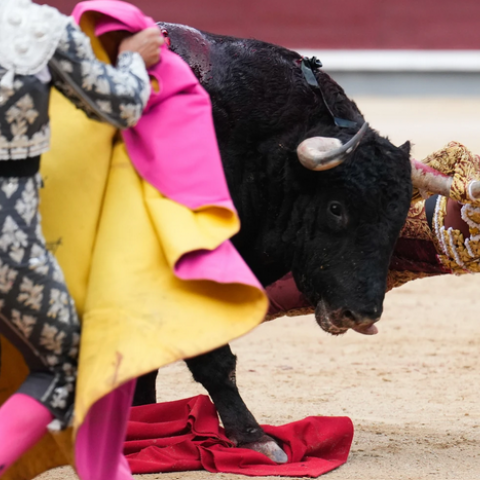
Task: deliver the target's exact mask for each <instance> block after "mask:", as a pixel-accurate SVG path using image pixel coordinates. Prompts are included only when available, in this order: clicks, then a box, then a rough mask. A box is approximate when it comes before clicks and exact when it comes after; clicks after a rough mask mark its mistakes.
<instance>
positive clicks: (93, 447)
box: [75, 381, 136, 480]
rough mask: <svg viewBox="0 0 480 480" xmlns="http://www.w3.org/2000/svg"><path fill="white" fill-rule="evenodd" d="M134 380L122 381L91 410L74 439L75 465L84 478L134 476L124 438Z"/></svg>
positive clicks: (127, 479) (126, 478) (122, 479)
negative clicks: (124, 452) (125, 454)
mask: <svg viewBox="0 0 480 480" xmlns="http://www.w3.org/2000/svg"><path fill="white" fill-rule="evenodd" d="M135 383H136V382H135V381H131V382H128V383H126V384H124V385H122V386H121V387H119V388H117V389H116V390H114V391H113V392H111V393H109V394H108V395H106V396H105V397H103V398H101V399H100V400H99V401H98V402H96V403H95V404H94V405H93V407H92V408H91V409H90V410H89V412H88V415H87V417H86V419H85V422H84V423H83V424H82V426H81V427H80V429H79V430H78V434H77V438H76V441H75V466H76V469H77V473H78V476H79V477H80V479H81V480H100V479H108V480H132V479H133V477H132V474H131V471H130V467H129V466H128V462H127V460H126V459H125V457H124V455H123V442H124V441H125V437H126V434H127V423H128V418H129V413H130V406H131V405H132V399H133V393H134V391H135Z"/></svg>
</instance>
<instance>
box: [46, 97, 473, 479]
mask: <svg viewBox="0 0 480 480" xmlns="http://www.w3.org/2000/svg"><path fill="white" fill-rule="evenodd" d="M357 102H358V104H359V106H360V108H361V109H362V111H363V112H364V114H365V116H366V118H367V120H368V121H369V122H370V123H371V125H372V126H374V127H375V128H377V129H378V130H379V131H380V132H381V133H383V134H388V135H389V136H390V138H391V140H392V141H393V142H394V143H396V144H400V143H403V142H404V141H405V140H407V139H408V140H411V141H412V142H413V143H414V144H415V146H414V151H413V154H414V156H415V157H416V158H422V157H423V156H424V155H426V154H427V153H429V152H431V151H433V150H435V149H437V148H440V147H441V146H442V145H443V144H444V143H447V142H448V141H449V140H458V141H462V142H464V143H465V144H466V145H467V146H469V148H471V149H472V150H474V151H476V152H479V153H480V115H479V114H480V98H474V99H471V98H463V99H447V100H446V99H440V98H439V99H436V98H430V99H415V98H397V99H388V98H386V99H379V98H357ZM479 312H480V275H479V276H476V277H475V276H465V277H461V278H459V277H457V278H454V277H445V278H434V279H428V280H421V281H416V282H412V283H410V284H407V285H405V286H404V287H402V288H400V289H397V290H396V291H394V292H391V293H389V294H388V295H387V298H386V302H385V313H384V316H383V319H382V320H381V322H380V324H379V330H380V333H379V334H378V335H376V336H374V337H365V336H361V335H359V334H356V333H352V332H349V333H348V334H346V335H345V336H343V337H335V338H334V337H331V336H329V335H327V334H325V333H324V332H323V331H321V330H320V328H319V327H318V326H317V325H316V323H315V321H314V319H313V316H308V317H298V318H293V319H292V318H283V319H278V320H275V321H274V322H271V323H269V324H265V325H262V326H260V327H259V328H258V329H257V330H256V331H254V332H252V333H251V334H249V335H248V336H246V337H244V338H242V339H240V340H237V341H236V342H234V345H233V346H234V350H235V352H236V353H237V355H238V357H239V368H238V382H239V385H240V387H241V389H242V392H243V397H244V399H245V401H246V403H247V404H248V405H249V406H250V409H251V410H252V411H253V413H254V414H255V415H256V417H257V419H258V420H259V421H260V423H271V424H276V425H279V424H282V423H287V422H291V421H293V420H297V419H301V418H304V417H306V416H309V415H333V416H334V415H348V416H350V417H351V418H352V420H353V423H354V425H355V429H356V433H355V438H354V444H353V447H352V451H351V455H350V458H349V461H348V462H347V464H346V465H344V466H342V467H340V468H339V469H338V470H336V471H334V472H331V473H329V474H327V475H326V476H325V478H327V479H331V480H347V479H348V480H350V479H356V480H387V479H394V480H407V479H408V480H427V479H436V480H437V479H438V480H444V479H454V480H478V479H479V478H480V398H479V397H480V388H479V387H478V382H479V379H480V315H479ZM158 389H159V401H168V400H175V399H179V398H182V397H187V396H192V395H196V394H199V393H205V392H204V391H203V389H202V388H201V387H200V386H199V385H196V384H195V383H194V382H193V381H192V380H191V378H190V375H189V373H188V371H187V369H186V367H185V366H184V365H183V364H180V363H178V364H174V365H171V366H169V367H167V368H164V369H162V370H161V372H160V375H159V382H158ZM74 478H76V477H75V475H74V474H73V472H72V470H71V469H69V468H61V469H57V470H55V471H51V472H48V473H46V474H44V475H42V476H40V477H37V480H60V479H61V480H73V479H74ZM137 478H138V479H144V480H150V479H151V480H153V479H167V480H187V479H188V480H213V478H214V477H213V475H212V474H209V473H206V472H187V473H182V474H168V475H160V474H155V475H143V476H142V475H139V476H137ZM216 478H221V479H223V480H241V478H244V477H241V476H238V475H225V474H217V476H216ZM104 480H108V479H104Z"/></svg>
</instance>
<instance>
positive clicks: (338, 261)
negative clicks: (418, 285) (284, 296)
mask: <svg viewBox="0 0 480 480" xmlns="http://www.w3.org/2000/svg"><path fill="white" fill-rule="evenodd" d="M367 131H368V126H367V124H366V123H364V124H363V126H362V128H361V129H360V130H359V131H358V133H357V134H355V135H354V136H353V137H352V138H351V139H350V140H347V141H346V142H345V143H342V142H341V141H340V140H339V139H338V138H332V137H319V136H315V137H309V138H307V139H305V140H304V141H302V142H301V143H300V145H299V146H298V148H297V155H298V160H299V161H300V163H301V164H302V165H303V166H304V167H306V168H307V169H309V170H314V171H316V172H319V173H316V174H313V173H310V174H309V177H310V178H311V177H312V175H314V176H315V175H316V176H317V177H318V178H317V179H316V180H317V186H316V188H318V193H317V194H316V195H315V200H313V199H312V198H310V201H309V202H308V203H309V204H308V205H307V204H305V205H304V208H305V215H307V216H308V218H307V219H306V222H302V223H303V226H301V227H300V231H299V232H297V235H298V238H297V242H296V249H295V250H296V256H297V258H296V259H295V260H294V262H293V264H294V275H295V278H296V281H297V285H298V286H299V288H300V289H301V290H302V291H303V292H304V294H306V295H307V297H308V298H309V300H310V301H311V302H313V303H314V305H316V310H315V317H316V320H317V322H318V324H319V325H320V326H321V327H322V329H323V330H325V331H327V332H329V333H331V334H334V335H338V334H342V333H345V332H346V331H347V330H348V329H353V330H355V331H357V332H359V333H363V334H374V333H376V332H377V328H376V326H375V325H374V324H375V322H376V321H378V320H379V319H380V316H381V314H382V309H383V299H384V295H385V289H386V279H387V272H388V265H389V259H390V256H391V254H392V252H393V248H394V245H395V241H396V238H397V236H398V234H399V232H400V229H401V227H402V226H403V224H404V221H405V218H406V215H407V212H408V208H409V204H410V198H411V185H410V168H409V144H405V145H404V146H402V147H400V148H397V147H395V146H393V145H392V144H391V143H390V142H389V141H388V140H386V139H384V138H382V137H380V136H379V135H377V134H376V133H375V132H372V131H370V132H368V134H367V136H366V138H365V140H364V141H363V142H362V139H363V137H364V136H365V135H366V133H367ZM361 142H362V143H361ZM359 145H360V146H359ZM357 147H358V148H357ZM311 181H313V179H312V180H311ZM307 183H308V182H307ZM307 212H309V213H308V214H307Z"/></svg>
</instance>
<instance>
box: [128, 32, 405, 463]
mask: <svg viewBox="0 0 480 480" xmlns="http://www.w3.org/2000/svg"><path fill="white" fill-rule="evenodd" d="M159 25H160V27H161V28H162V29H163V30H164V32H166V34H167V35H168V37H169V41H170V42H171V48H172V50H174V51H175V52H176V53H178V54H179V55H180V56H181V57H182V58H183V59H184V60H185V61H186V62H187V63H188V64H189V65H190V67H191V68H192V70H193V72H194V73H195V75H196V76H197V78H198V79H199V80H200V82H201V84H202V85H203V87H204V88H205V89H206V90H207V91H208V93H209V94H210V96H211V100H212V106H213V117H214V123H215V129H216V133H217V138H218V144H219V148H220V152H221V157H222V162H223V165H224V169H225V174H226V178H227V182H228V185H229V188H230V192H231V195H232V198H233V201H234V204H235V206H236V208H237V210H238V213H239V216H240V219H241V223H242V227H241V230H240V232H239V233H238V234H237V235H236V236H235V237H234V238H233V243H234V245H235V247H236V248H237V249H238V251H239V252H240V254H241V255H242V257H243V258H244V260H245V261H246V262H247V263H248V265H249V266H250V268H251V269H252V270H253V272H254V273H255V275H256V276H257V277H258V279H259V280H260V281H261V283H262V284H263V285H264V286H268V285H270V284H272V283H273V282H275V281H277V280H278V279H280V278H281V277H283V276H284V275H285V274H287V273H289V272H291V273H292V274H293V277H294V279H295V283H296V285H297V287H298V289H299V290H300V291H301V292H302V293H303V295H304V296H305V297H306V298H307V299H308V300H309V302H310V303H311V304H312V305H315V306H316V308H315V318H316V321H317V322H318V324H319V325H320V327H321V328H322V329H323V330H325V331H327V332H329V333H331V334H334V335H338V334H342V333H344V332H346V331H347V330H348V329H353V330H355V331H357V332H359V333H364V334H373V333H376V327H375V325H374V324H375V322H377V321H378V320H379V319H380V316H381V314H382V308H383V300H384V296H385V290H386V280H387V272H388V266H389V261H390V257H391V255H392V252H393V249H394V245H395V242H396V239H397V237H398V235H399V232H400V230H401V228H402V226H403V224H404V222H405V219H406V216H407V213H408V209H409V205H410V199H411V194H412V186H411V166H410V159H409V154H410V144H409V143H408V142H406V143H405V144H404V145H402V146H400V147H397V146H395V145H393V144H392V143H391V142H390V141H389V140H388V139H387V138H384V137H382V136H380V135H379V134H378V133H377V132H376V131H375V130H373V129H372V128H370V127H369V126H368V125H367V124H366V123H365V120H364V118H363V116H362V114H361V112H360V111H359V109H358V108H357V106H356V104H355V103H354V102H353V101H352V100H350V99H349V98H348V97H347V96H346V94H345V92H344V91H343V89H342V88H341V87H340V86H339V85H338V84H337V83H336V82H335V81H334V80H332V78H330V77H329V76H328V75H327V74H326V73H324V72H323V71H322V70H320V69H319V68H318V67H319V65H318V64H316V63H315V62H312V61H310V62H309V61H307V60H304V59H302V57H301V56H300V55H299V54H298V53H296V52H293V51H291V50H288V49H285V48H282V47H279V46H276V45H272V44H268V43H265V42H262V41H258V40H253V39H248V40H247V39H240V38H234V37H226V36H221V35H213V34H208V33H204V32H201V31H198V30H195V29H192V28H190V27H186V26H182V25H176V24H159ZM186 362H187V365H188V367H189V369H190V370H191V372H192V374H193V377H194V379H195V380H196V381H198V382H200V383H201V384H202V385H203V386H204V387H205V388H206V390H207V391H208V393H209V394H210V396H211V398H212V400H213V402H214V403H215V406H216V408H217V410H218V412H219V415H220V417H221V419H222V422H223V425H224V427H225V431H226V434H227V436H228V437H229V438H230V439H231V440H232V441H233V442H234V443H236V444H237V445H239V446H246V447H249V448H253V449H255V450H257V451H261V452H263V453H265V454H267V455H268V456H269V457H270V458H272V459H273V460H275V461H277V462H285V461H286V455H285V453H284V452H283V451H282V450H281V449H280V447H278V446H277V445H276V444H275V443H274V441H273V440H272V439H271V438H269V437H267V436H266V435H265V434H264V432H263V430H262V428H261V427H260V426H259V424H258V423H257V421H256V420H255V418H254V416H253V415H252V414H251V412H250V411H249V410H248V408H247V406H246V405H245V403H244V402H243V400H242V398H241V396H240V394H239V391H238V388H237V386H236V382H235V368H236V357H235V356H234V355H233V353H232V351H231V349H230V347H229V346H228V345H226V346H224V347H222V348H219V349H217V350H214V351H212V352H210V353H207V354H205V355H201V356H199V357H196V358H192V359H189V360H187V361H186ZM155 378H156V372H152V373H151V374H149V375H146V376H144V377H142V378H141V379H139V382H138V386H137V391H136V395H135V399H134V404H135V405H141V404H145V403H154V402H155V401H156V398H155Z"/></svg>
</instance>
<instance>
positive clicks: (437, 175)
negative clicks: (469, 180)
mask: <svg viewBox="0 0 480 480" xmlns="http://www.w3.org/2000/svg"><path fill="white" fill-rule="evenodd" d="M411 164H412V184H413V186H414V187H416V188H418V189H419V190H423V191H426V192H430V193H436V194H439V195H443V196H444V197H449V196H450V187H451V186H452V178H451V177H448V176H447V175H444V174H443V173H441V172H439V171H438V170H435V169H434V168H432V167H429V166H428V165H425V164H424V163H422V162H419V161H418V160H414V159H413V158H412V159H411Z"/></svg>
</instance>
